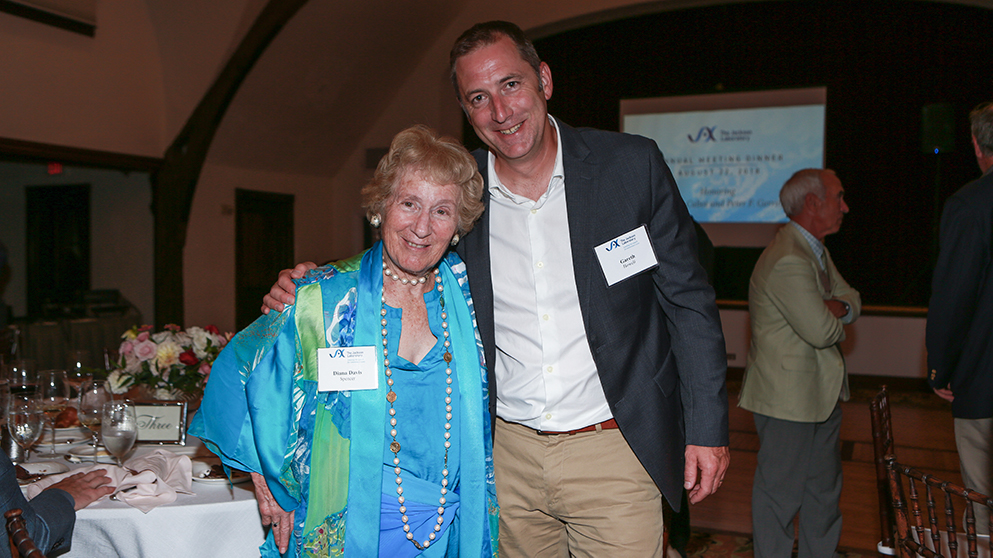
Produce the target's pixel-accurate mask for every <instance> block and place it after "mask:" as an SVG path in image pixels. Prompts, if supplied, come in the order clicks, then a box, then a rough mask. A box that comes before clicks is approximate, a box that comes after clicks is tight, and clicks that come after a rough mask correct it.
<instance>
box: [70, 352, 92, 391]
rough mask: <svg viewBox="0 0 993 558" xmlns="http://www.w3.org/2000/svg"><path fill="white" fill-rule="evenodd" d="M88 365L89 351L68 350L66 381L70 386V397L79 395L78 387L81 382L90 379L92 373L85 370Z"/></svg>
mask: <svg viewBox="0 0 993 558" xmlns="http://www.w3.org/2000/svg"><path fill="white" fill-rule="evenodd" d="M89 367H90V352H89V351H70V352H69V364H68V365H67V369H66V382H68V383H69V387H71V388H72V392H70V394H69V395H70V396H71V397H79V388H80V386H82V385H83V382H84V381H86V380H88V379H91V378H92V377H93V375H92V374H91V373H90V372H89V370H87V369H88V368H89Z"/></svg>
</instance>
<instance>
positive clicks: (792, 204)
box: [779, 169, 827, 217]
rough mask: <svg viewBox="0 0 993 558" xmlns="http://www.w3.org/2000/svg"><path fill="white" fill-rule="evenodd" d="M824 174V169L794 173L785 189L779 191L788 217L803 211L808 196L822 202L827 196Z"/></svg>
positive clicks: (784, 186)
mask: <svg viewBox="0 0 993 558" xmlns="http://www.w3.org/2000/svg"><path fill="white" fill-rule="evenodd" d="M823 172H824V170H823V169H803V170H799V171H796V172H795V173H793V176H791V177H790V179H789V180H787V181H786V184H783V189H782V190H780V191H779V203H780V204H782V206H783V211H785V212H786V215H787V217H793V216H794V215H796V214H798V213H800V212H801V211H803V204H804V202H805V201H806V200H807V194H814V195H815V196H817V197H818V198H819V199H822V200H823V199H824V198H825V196H827V191H826V190H825V189H824V180H823V179H822V178H821V176H822V173H823Z"/></svg>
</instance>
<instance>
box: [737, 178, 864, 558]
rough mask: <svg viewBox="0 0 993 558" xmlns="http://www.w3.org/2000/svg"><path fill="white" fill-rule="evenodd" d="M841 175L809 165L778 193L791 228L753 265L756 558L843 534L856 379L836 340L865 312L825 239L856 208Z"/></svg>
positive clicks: (823, 545) (828, 548)
mask: <svg viewBox="0 0 993 558" xmlns="http://www.w3.org/2000/svg"><path fill="white" fill-rule="evenodd" d="M844 194H845V191H844V189H843V188H842V186H841V181H840V180H839V179H838V177H837V176H835V174H834V172H833V171H830V170H822V169H805V170H802V171H799V172H797V173H796V174H794V175H793V176H792V177H791V178H790V179H789V180H788V181H787V182H786V184H785V185H783V189H782V190H781V191H780V193H779V200H780V202H781V203H782V205H783V210H784V211H785V212H786V214H787V215H788V216H789V218H790V222H789V223H788V224H786V225H785V226H783V228H782V229H780V230H779V232H778V233H777V235H776V238H775V239H774V240H773V241H772V244H770V245H769V246H768V247H767V248H766V249H765V251H763V252H762V255H761V256H760V257H759V260H758V262H757V263H756V264H755V270H754V271H753V272H752V278H751V281H750V283H749V290H748V309H749V313H750V315H751V325H752V343H751V348H750V349H749V351H748V364H747V367H746V368H745V378H744V381H743V382H742V387H741V397H740V400H739V402H738V405H739V406H740V407H742V408H743V409H747V410H749V411H752V412H753V413H754V414H755V427H756V430H757V431H758V435H759V444H760V449H759V453H758V465H757V468H756V471H755V482H754V485H753V488H752V530H753V536H754V539H755V556H756V557H757V558H779V557H783V558H789V557H790V555H791V551H792V549H793V539H794V529H793V519H794V518H795V517H796V515H797V514H798V513H799V514H800V529H799V531H800V541H799V548H798V550H799V554H798V558H814V557H831V556H834V554H835V550H836V548H837V546H838V540H839V538H840V537H841V510H840V509H839V507H838V499H839V497H840V496H841V454H840V448H839V445H838V435H839V432H840V430H841V407H840V406H839V404H838V402H839V400H840V401H845V400H847V399H848V376H847V374H846V372H845V361H844V358H843V357H842V354H841V348H840V347H839V345H838V343H840V342H841V341H842V340H844V339H845V331H844V325H845V324H849V323H851V322H853V321H855V319H856V318H858V316H859V312H860V311H861V300H860V298H859V293H858V292H857V291H856V290H855V289H853V288H851V287H850V286H849V285H848V283H846V282H845V280H844V279H843V278H842V277H841V275H840V274H839V273H838V270H837V269H836V268H835V267H834V263H833V262H832V261H831V256H830V254H828V251H827V248H826V247H825V246H824V244H823V241H824V237H826V236H827V235H829V234H833V233H836V232H838V229H839V228H840V227H841V221H842V218H843V217H844V215H845V213H848V205H847V204H846V203H845V199H844Z"/></svg>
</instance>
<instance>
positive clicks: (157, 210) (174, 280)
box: [152, 0, 307, 327]
mask: <svg viewBox="0 0 993 558" xmlns="http://www.w3.org/2000/svg"><path fill="white" fill-rule="evenodd" d="M306 3H307V0H270V1H269V3H268V4H267V5H266V7H265V8H264V9H263V10H262V12H261V13H260V14H259V17H258V18H257V19H256V20H255V23H254V24H252V28H251V29H249V31H248V33H247V34H246V35H245V38H244V39H242V41H241V44H240V45H238V49H237V50H236V51H235V52H234V54H233V55H232V56H231V59H230V60H228V63H227V65H225V67H224V69H223V70H222V71H221V73H220V75H219V76H218V77H217V80H216V81H214V84H213V85H212V86H211V87H210V90H208V91H207V94H206V95H204V97H203V99H201V101H200V104H199V105H197V108H196V109H195V110H194V111H193V114H192V115H191V116H190V118H189V120H188V121H187V122H186V125H185V126H184V127H183V130H182V131H181V132H180V133H179V135H178V136H177V137H176V140H175V141H173V143H172V145H171V146H170V147H169V149H168V150H167V151H166V155H165V160H164V162H163V164H162V166H161V167H160V168H159V170H158V171H157V172H156V173H154V174H153V175H152V212H153V214H154V216H155V323H156V325H157V326H159V327H162V326H163V325H165V324H167V323H175V324H180V325H183V312H184V308H183V248H184V247H185V245H186V229H187V225H188V223H189V218H190V209H191V208H192V205H193V194H194V193H195V192H196V185H197V180H198V179H199V177H200V171H201V169H202V168H203V163H204V160H205V159H206V157H207V150H208V149H209V148H210V143H211V141H212V140H213V138H214V134H215V133H216V132H217V127H218V126H219V125H220V123H221V121H222V120H223V118H224V113H225V112H226V111H227V108H228V105H230V104H231V100H232V99H233V98H234V96H235V93H237V91H238V88H239V87H240V86H241V84H242V82H243V81H244V80H245V77H246V76H247V75H248V73H249V72H250V71H251V69H252V67H254V65H255V63H256V61H258V59H259V58H260V57H261V56H262V53H263V52H265V49H266V48H267V47H268V46H269V44H270V43H271V42H272V40H273V39H274V38H276V35H278V34H279V32H280V30H282V28H283V26H284V25H286V23H287V22H288V21H289V20H290V19H291V18H292V17H293V16H294V15H295V14H296V13H297V11H298V10H299V9H300V8H301V7H303V5H304V4H306Z"/></svg>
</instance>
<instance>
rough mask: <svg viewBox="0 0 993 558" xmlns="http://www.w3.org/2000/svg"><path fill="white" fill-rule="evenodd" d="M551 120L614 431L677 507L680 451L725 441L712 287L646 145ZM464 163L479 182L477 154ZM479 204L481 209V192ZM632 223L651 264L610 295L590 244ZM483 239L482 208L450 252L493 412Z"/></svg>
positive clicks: (689, 226)
mask: <svg viewBox="0 0 993 558" xmlns="http://www.w3.org/2000/svg"><path fill="white" fill-rule="evenodd" d="M558 124H559V132H560V134H561V136H562V151H563V165H564V167H565V188H566V206H567V211H568V214H569V235H570V242H571V244H572V259H573V266H574V268H575V275H576V287H577V290H578V292H579V303H580V306H581V308H582V314H583V325H584V326H585V328H586V335H587V337H588V339H589V343H590V350H591V352H592V354H593V360H594V361H595V362H596V367H597V371H598V373H599V375H600V382H601V384H602V385H603V390H604V393H605V395H606V397H607V402H608V404H609V405H610V410H611V412H612V413H613V415H614V418H615V419H616V420H617V424H618V425H619V426H620V429H621V432H622V434H623V435H624V437H625V439H626V440H627V442H628V444H629V445H630V446H631V448H632V450H633V451H634V453H635V455H637V456H638V459H639V460H640V461H641V463H642V465H643V466H644V467H645V469H646V470H647V471H648V473H649V474H650V475H651V476H652V478H653V479H654V480H655V484H656V485H658V487H659V489H660V490H661V491H662V493H663V494H664V495H665V497H666V499H667V500H668V501H669V503H670V504H671V505H672V506H673V507H674V508H676V509H678V508H679V502H680V497H681V494H682V482H683V462H684V447H685V444H694V445H700V446H726V445H728V422H727V413H728V406H727V391H726V388H725V375H726V371H727V360H726V353H725V348H724V336H723V333H722V331H721V325H720V317H719V315H718V312H717V306H716V305H715V304H714V291H713V289H712V288H711V287H710V286H709V285H708V283H707V278H706V274H705V273H704V271H703V269H702V268H701V267H700V265H699V264H698V263H697V257H696V236H695V233H694V231H693V223H692V221H691V219H690V216H689V213H688V212H687V211H686V206H685V205H684V203H683V201H682V198H680V196H679V193H678V190H677V189H676V184H675V181H674V180H673V178H672V175H671V174H670V172H669V169H668V167H667V166H666V165H665V162H664V160H663V158H662V154H661V153H660V152H659V150H658V147H657V146H656V145H655V142H653V141H651V140H648V139H646V138H643V137H638V136H631V135H626V134H619V133H614V132H603V131H598V130H590V129H581V130H576V129H574V128H570V127H569V126H566V125H565V124H563V123H561V122H559V123H558ZM473 155H474V156H475V157H476V161H477V163H478V164H479V171H480V173H482V175H483V179H484V180H485V181H487V182H488V175H487V165H488V159H487V157H488V155H487V152H486V150H478V151H476V152H475V153H473ZM483 201H484V202H485V204H486V206H487V208H488V207H489V201H490V198H489V192H488V190H487V189H484V193H483ZM641 225H646V226H647V227H648V231H649V235H650V237H651V239H652V243H653V245H654V248H655V252H656V254H657V256H658V259H659V264H660V265H659V267H658V268H656V269H655V270H652V271H647V272H643V273H642V274H640V275H637V276H634V277H631V278H628V279H625V280H624V281H621V282H620V283H616V284H614V285H613V286H612V287H608V286H607V282H606V279H605V277H604V274H603V271H602V270H601V268H600V263H599V261H598V260H597V258H596V255H595V254H594V252H593V247H594V246H598V245H600V244H603V243H604V242H607V241H609V240H611V239H613V238H616V237H618V236H620V235H622V234H624V233H627V232H630V231H632V230H633V229H635V228H637V227H639V226H641ZM489 235H490V226H489V213H488V212H485V213H483V217H482V219H480V221H479V222H478V223H476V226H475V228H474V229H473V230H472V231H471V232H470V233H469V234H467V235H466V236H465V238H464V239H463V240H462V242H460V243H459V245H458V252H459V254H460V255H461V256H462V257H463V259H464V260H465V262H466V266H467V269H468V271H469V285H470V287H471V289H472V295H473V300H474V304H475V309H476V319H477V322H478V325H479V332H480V335H481V336H482V339H483V346H484V348H485V353H486V362H487V364H488V366H489V377H490V389H491V392H490V405H491V407H494V406H495V402H496V396H495V394H496V393H497V390H498V389H499V386H498V385H497V384H496V382H495V378H494V372H493V368H494V366H495V363H496V359H495V354H496V349H495V344H494V324H493V284H492V277H491V275H490V268H491V266H493V265H500V262H492V261H491V260H490V250H489ZM491 411H493V416H496V413H495V407H494V408H491ZM684 429H685V430H684Z"/></svg>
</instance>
